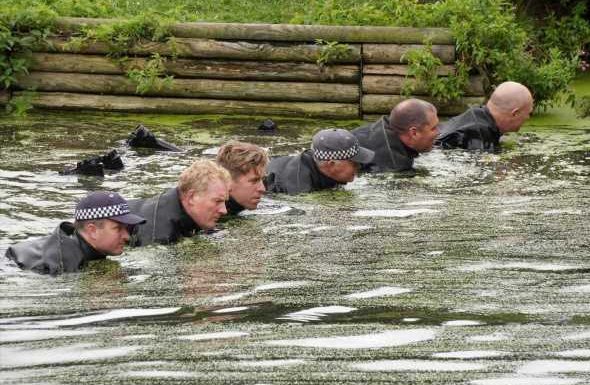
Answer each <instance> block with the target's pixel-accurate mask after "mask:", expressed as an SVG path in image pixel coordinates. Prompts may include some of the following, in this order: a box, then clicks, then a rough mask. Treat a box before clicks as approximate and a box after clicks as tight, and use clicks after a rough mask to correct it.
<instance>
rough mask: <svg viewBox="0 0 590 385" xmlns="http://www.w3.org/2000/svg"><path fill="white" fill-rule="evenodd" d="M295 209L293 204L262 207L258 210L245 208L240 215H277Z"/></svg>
mask: <svg viewBox="0 0 590 385" xmlns="http://www.w3.org/2000/svg"><path fill="white" fill-rule="evenodd" d="M291 210H293V207H291V206H281V207H261V208H258V209H256V210H244V211H242V212H241V213H240V214H239V215H240V216H248V215H277V214H283V213H286V212H289V211H291Z"/></svg>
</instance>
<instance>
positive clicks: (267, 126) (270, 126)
mask: <svg viewBox="0 0 590 385" xmlns="http://www.w3.org/2000/svg"><path fill="white" fill-rule="evenodd" d="M277 128H278V127H277V124H276V123H275V122H273V121H272V120H270V119H266V120H265V121H264V122H262V124H261V125H260V126H258V130H260V131H276V129H277Z"/></svg>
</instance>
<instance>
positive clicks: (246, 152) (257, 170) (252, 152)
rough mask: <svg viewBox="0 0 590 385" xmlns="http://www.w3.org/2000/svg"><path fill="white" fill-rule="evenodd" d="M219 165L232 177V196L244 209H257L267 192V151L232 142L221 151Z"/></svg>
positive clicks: (251, 145) (218, 155) (218, 156)
mask: <svg viewBox="0 0 590 385" xmlns="http://www.w3.org/2000/svg"><path fill="white" fill-rule="evenodd" d="M217 163H218V164H220V165H221V166H223V167H224V168H225V169H226V170H227V171H229V173H230V175H231V179H232V182H231V186H230V196H231V197H232V198H233V199H234V200H235V201H236V202H237V203H239V204H240V205H242V206H243V207H245V208H247V209H249V210H253V209H255V208H256V207H257V206H258V203H260V200H261V199H262V196H263V195H264V192H265V191H266V189H265V187H264V183H263V178H264V175H265V174H266V166H267V165H268V154H267V153H266V150H265V149H263V148H262V147H259V146H257V145H255V144H252V143H245V142H238V141H230V142H228V143H226V144H225V145H223V146H222V147H221V148H220V149H219V152H218V153H217Z"/></svg>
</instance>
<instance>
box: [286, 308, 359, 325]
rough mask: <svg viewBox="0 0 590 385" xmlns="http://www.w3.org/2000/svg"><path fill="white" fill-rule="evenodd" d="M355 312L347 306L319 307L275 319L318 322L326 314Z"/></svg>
mask: <svg viewBox="0 0 590 385" xmlns="http://www.w3.org/2000/svg"><path fill="white" fill-rule="evenodd" d="M355 310H357V309H356V308H355V307H348V306H320V307H314V308H311V309H305V310H300V311H296V312H293V313H288V314H285V315H284V316H282V317H278V318H277V319H284V320H290V321H298V322H309V321H318V320H320V319H321V318H322V317H326V316H327V315H328V314H345V313H350V312H352V311H355Z"/></svg>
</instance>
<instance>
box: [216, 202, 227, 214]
mask: <svg viewBox="0 0 590 385" xmlns="http://www.w3.org/2000/svg"><path fill="white" fill-rule="evenodd" d="M217 211H218V212H219V213H220V214H221V215H225V214H227V208H226V207H225V202H223V203H221V204H220V205H219V207H218V210H217Z"/></svg>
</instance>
